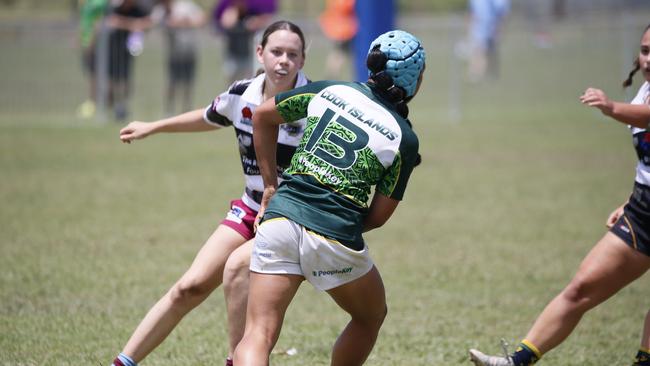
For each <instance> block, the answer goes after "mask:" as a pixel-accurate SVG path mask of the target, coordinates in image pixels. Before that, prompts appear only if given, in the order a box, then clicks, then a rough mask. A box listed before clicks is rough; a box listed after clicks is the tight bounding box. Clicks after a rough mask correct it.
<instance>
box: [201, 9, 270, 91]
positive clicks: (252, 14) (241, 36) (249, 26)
mask: <svg viewBox="0 0 650 366" xmlns="http://www.w3.org/2000/svg"><path fill="white" fill-rule="evenodd" d="M276 10H277V2H276V1H275V0H220V1H219V2H218V3H217V5H216V6H215V8H214V11H213V14H212V15H213V21H214V24H215V26H216V29H217V31H218V32H219V33H221V34H223V36H224V38H225V39H224V41H225V43H224V52H223V57H224V60H223V67H224V70H223V71H224V75H225V80H226V81H227V82H228V84H231V83H232V82H234V81H235V80H240V79H246V78H249V77H251V76H253V74H254V60H253V49H254V47H253V40H254V38H255V34H256V33H257V32H259V31H261V30H262V29H264V28H265V27H266V26H267V25H268V24H270V22H271V19H272V18H273V14H275V12H276Z"/></svg>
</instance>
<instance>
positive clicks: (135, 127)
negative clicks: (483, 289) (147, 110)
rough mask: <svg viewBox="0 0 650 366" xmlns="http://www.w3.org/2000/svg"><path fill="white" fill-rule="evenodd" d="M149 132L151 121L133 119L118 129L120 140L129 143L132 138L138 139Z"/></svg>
mask: <svg viewBox="0 0 650 366" xmlns="http://www.w3.org/2000/svg"><path fill="white" fill-rule="evenodd" d="M151 132H152V124H151V123H147V122H140V121H133V122H131V123H129V124H128V125H127V126H126V127H124V128H122V129H121V130H120V140H122V142H124V143H127V144H130V143H131V141H133V140H139V139H143V138H145V137H147V136H149V135H150V134H151Z"/></svg>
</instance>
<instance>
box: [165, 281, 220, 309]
mask: <svg viewBox="0 0 650 366" xmlns="http://www.w3.org/2000/svg"><path fill="white" fill-rule="evenodd" d="M210 292H212V289H211V288H210V286H207V285H204V284H203V283H201V282H199V281H195V280H186V279H181V280H180V281H178V282H177V283H176V284H175V285H174V287H172V289H171V290H170V291H169V294H170V299H171V302H172V304H174V305H181V306H182V305H195V303H196V302H197V301H198V302H200V301H201V300H203V299H204V298H206V297H207V296H208V295H209V294H210Z"/></svg>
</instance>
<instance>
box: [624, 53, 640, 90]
mask: <svg viewBox="0 0 650 366" xmlns="http://www.w3.org/2000/svg"><path fill="white" fill-rule="evenodd" d="M632 66H634V68H633V69H632V71H630V73H629V74H627V79H625V81H623V88H627V87H628V86H630V85H632V78H633V77H634V74H636V72H637V71H639V70H640V69H641V65H640V64H639V58H638V57H637V59H636V60H634V64H632Z"/></svg>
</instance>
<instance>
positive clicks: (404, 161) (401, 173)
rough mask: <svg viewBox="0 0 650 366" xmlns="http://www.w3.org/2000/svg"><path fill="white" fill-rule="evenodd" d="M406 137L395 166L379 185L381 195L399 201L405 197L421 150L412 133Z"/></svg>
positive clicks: (389, 168) (388, 169)
mask: <svg viewBox="0 0 650 366" xmlns="http://www.w3.org/2000/svg"><path fill="white" fill-rule="evenodd" d="M404 137H405V138H404V139H403V140H402V143H401V144H400V147H399V151H398V153H397V154H396V155H395V159H394V160H393V164H391V165H390V166H389V167H388V168H387V169H386V171H385V172H384V175H383V176H382V179H381V181H380V182H379V183H378V184H377V191H378V192H379V193H381V194H383V195H384V196H386V197H390V198H392V199H395V200H398V201H401V200H402V198H403V197H404V191H405V190H406V184H407V183H408V180H409V177H410V176H411V172H413V168H415V165H416V162H417V156H418V148H419V142H418V139H417V137H416V136H415V134H413V133H410V134H408V135H407V136H404Z"/></svg>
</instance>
